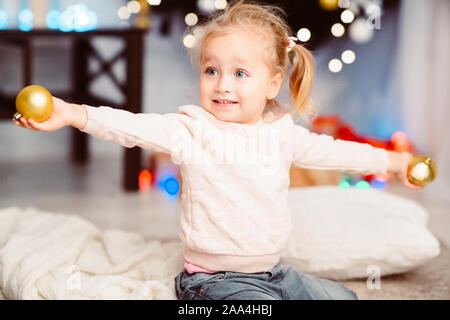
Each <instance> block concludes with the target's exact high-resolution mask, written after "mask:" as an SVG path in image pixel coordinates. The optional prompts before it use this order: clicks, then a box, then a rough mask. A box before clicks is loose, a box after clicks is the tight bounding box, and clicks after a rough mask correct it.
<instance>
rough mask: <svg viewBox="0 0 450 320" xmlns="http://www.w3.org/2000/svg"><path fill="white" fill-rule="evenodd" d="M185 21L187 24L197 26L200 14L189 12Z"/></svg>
mask: <svg viewBox="0 0 450 320" xmlns="http://www.w3.org/2000/svg"><path fill="white" fill-rule="evenodd" d="M184 22H186V24H187V25H188V26H195V25H196V24H197V22H198V16H197V15H196V14H195V13H193V12H191V13H188V14H187V15H186V16H185V17H184Z"/></svg>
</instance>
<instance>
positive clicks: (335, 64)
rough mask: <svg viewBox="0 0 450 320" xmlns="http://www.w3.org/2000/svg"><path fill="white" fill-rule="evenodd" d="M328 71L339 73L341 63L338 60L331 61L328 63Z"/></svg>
mask: <svg viewBox="0 0 450 320" xmlns="http://www.w3.org/2000/svg"><path fill="white" fill-rule="evenodd" d="M328 69H330V71H331V72H334V73H336V72H339V71H341V70H342V62H341V60H339V59H331V60H330V62H328Z"/></svg>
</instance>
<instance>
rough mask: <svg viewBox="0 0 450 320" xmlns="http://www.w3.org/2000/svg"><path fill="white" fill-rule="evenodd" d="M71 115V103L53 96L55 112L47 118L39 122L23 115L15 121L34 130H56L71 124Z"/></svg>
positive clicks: (16, 123)
mask: <svg viewBox="0 0 450 320" xmlns="http://www.w3.org/2000/svg"><path fill="white" fill-rule="evenodd" d="M70 115H71V105H70V104H69V103H67V102H65V101H64V100H62V99H59V98H56V97H53V112H52V114H51V115H50V118H48V119H47V120H45V121H43V122H37V121H34V120H33V119H25V118H24V117H21V118H20V119H19V120H13V122H14V124H15V125H17V126H20V127H22V128H26V129H30V130H34V131H55V130H58V129H61V128H62V127H65V126H67V125H70V123H71V122H70Z"/></svg>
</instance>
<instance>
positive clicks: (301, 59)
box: [289, 44, 317, 120]
mask: <svg viewBox="0 0 450 320" xmlns="http://www.w3.org/2000/svg"><path fill="white" fill-rule="evenodd" d="M291 52H292V53H294V54H295V56H294V60H293V67H292V72H291V76H290V78H289V89H290V96H291V97H292V98H293V100H294V103H295V107H294V109H293V110H292V111H291V114H292V115H294V114H295V113H297V115H298V116H299V117H302V116H303V115H304V114H305V113H306V115H307V116H312V117H315V116H316V115H317V111H316V108H315V107H314V105H313V103H312V99H311V93H312V88H313V81H314V58H313V56H312V54H311V52H310V51H309V50H308V49H306V48H305V47H303V46H302V45H299V44H296V45H294V46H293V47H292V51H291ZM296 120H297V119H296Z"/></svg>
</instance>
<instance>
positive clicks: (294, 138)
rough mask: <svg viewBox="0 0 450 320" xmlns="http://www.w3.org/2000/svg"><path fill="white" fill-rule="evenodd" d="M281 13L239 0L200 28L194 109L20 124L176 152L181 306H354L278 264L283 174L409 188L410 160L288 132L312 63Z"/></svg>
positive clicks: (284, 224)
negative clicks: (276, 302) (372, 180)
mask: <svg viewBox="0 0 450 320" xmlns="http://www.w3.org/2000/svg"><path fill="white" fill-rule="evenodd" d="M282 14H283V12H282V10H281V9H280V8H278V7H275V6H269V5H258V4H252V3H248V2H246V1H238V2H235V3H234V4H232V5H230V6H229V7H228V9H226V10H225V11H224V12H222V13H221V14H219V15H217V16H215V17H213V18H211V19H210V20H209V21H208V22H206V23H205V24H203V25H201V26H200V27H199V32H197V33H196V36H197V45H196V47H195V49H194V50H193V52H192V58H193V62H194V63H195V65H196V66H197V67H198V68H199V71H200V98H201V103H202V106H201V107H200V106H196V105H185V106H181V107H179V108H178V111H177V112H176V113H168V114H155V113H149V114H133V113H130V112H127V111H124V110H116V109H112V108H109V107H91V106H87V105H78V104H71V103H66V102H64V101H62V100H61V99H58V98H54V102H55V106H54V112H53V114H52V116H51V117H50V119H48V120H47V121H45V122H42V123H38V122H35V121H33V120H26V119H24V118H21V119H20V120H19V121H15V124H16V125H20V126H22V127H25V128H28V129H32V130H45V131H53V130H57V129H60V128H62V127H64V126H66V125H71V126H73V127H76V128H78V129H79V130H81V131H83V132H86V133H89V134H91V135H93V136H94V137H97V138H100V139H103V140H114V141H117V142H118V143H120V144H121V145H123V146H125V147H133V146H140V147H142V148H145V149H152V150H155V151H159V152H165V153H169V154H171V155H172V159H173V161H174V162H176V163H177V164H179V166H180V170H181V175H182V179H183V189H182V190H183V192H182V196H181V201H182V211H181V215H180V219H181V223H180V225H181V228H180V233H179V235H180V238H181V240H182V242H183V244H184V250H183V259H184V268H183V270H182V272H180V273H179V274H178V276H177V277H176V279H175V286H176V288H175V289H176V293H177V296H178V298H179V299H214V300H221V299H356V298H357V296H356V294H355V293H354V292H352V291H350V290H349V289H347V288H345V287H344V286H342V285H340V284H338V283H336V282H333V281H329V280H325V279H320V278H317V277H313V276H310V275H305V274H299V273H298V272H297V271H295V270H294V269H293V268H292V267H290V266H288V265H284V264H281V263H280V262H279V260H280V253H281V251H282V249H283V247H284V246H285V244H286V242H287V240H288V237H289V233H290V231H291V220H290V212H289V208H288V203H287V194H288V187H289V168H290V167H291V165H294V166H298V167H303V168H311V169H331V170H341V171H344V170H345V171H350V172H357V173H365V174H368V173H373V174H375V173H385V172H390V173H392V174H393V175H395V176H397V177H398V178H399V179H400V181H401V182H403V183H404V184H405V185H406V186H408V187H411V188H416V187H414V186H413V185H411V184H410V183H409V182H408V180H407V178H406V169H407V165H408V163H409V161H410V159H411V157H412V155H411V154H409V153H395V152H390V151H389V152H388V151H386V150H384V149H379V148H374V147H372V146H370V145H368V144H360V143H356V142H349V141H341V140H333V138H332V137H330V136H327V135H317V134H315V133H311V132H309V131H308V130H307V129H305V128H303V127H301V126H299V125H296V124H295V123H294V121H293V117H292V116H293V115H294V114H298V115H302V114H304V113H305V112H306V111H308V110H313V108H312V106H311V102H310V94H311V89H312V86H313V58H312V55H311V54H310V52H309V51H308V50H307V49H305V48H304V47H302V46H301V45H299V44H296V43H295V38H293V37H290V29H289V27H288V25H287V23H286V22H285V20H284V19H283V17H282ZM290 55H291V56H292V57H290ZM290 58H292V60H293V61H292V72H291V75H290V79H289V86H290V93H291V96H292V98H293V100H294V101H295V106H294V108H292V110H290V111H289V110H288V109H286V107H285V106H283V105H282V104H280V103H279V102H278V101H277V100H276V97H277V95H278V93H279V90H280V88H281V86H282V84H283V82H284V80H285V78H286V76H287V73H288V68H289V66H290V65H291V60H290ZM324 201H326V199H324Z"/></svg>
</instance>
